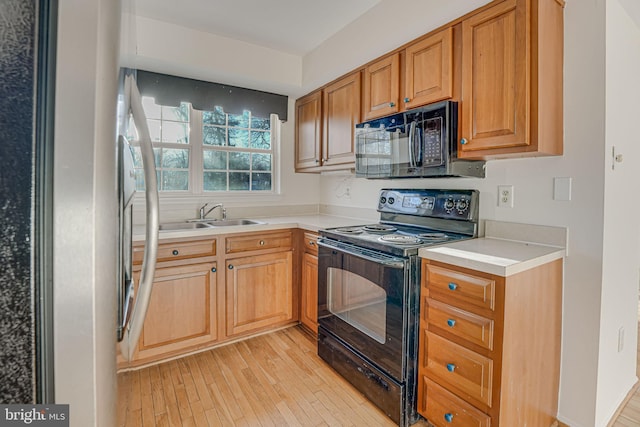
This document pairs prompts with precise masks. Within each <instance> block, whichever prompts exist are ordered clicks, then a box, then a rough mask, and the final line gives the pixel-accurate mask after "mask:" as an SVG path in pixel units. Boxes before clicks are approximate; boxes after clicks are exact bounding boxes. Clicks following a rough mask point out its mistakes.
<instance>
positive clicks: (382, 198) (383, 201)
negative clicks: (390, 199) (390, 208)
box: [380, 196, 387, 205]
mask: <svg viewBox="0 0 640 427" xmlns="http://www.w3.org/2000/svg"><path fill="white" fill-rule="evenodd" d="M385 203H387V198H386V197H384V196H382V197H380V204H381V205H384V204H385Z"/></svg>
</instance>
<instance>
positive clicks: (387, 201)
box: [378, 189, 479, 221]
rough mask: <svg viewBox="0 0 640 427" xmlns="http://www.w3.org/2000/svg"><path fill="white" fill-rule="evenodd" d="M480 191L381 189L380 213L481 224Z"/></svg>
mask: <svg viewBox="0 0 640 427" xmlns="http://www.w3.org/2000/svg"><path fill="white" fill-rule="evenodd" d="M478 198H479V193H478V191H477V190H427V189H418V190H415V189H414V190H411V189H393V190H392V189H383V190H380V198H379V200H378V212H386V213H392V214H393V213H396V214H405V215H415V216H422V217H433V218H442V219H462V220H467V221H477V218H478V216H477V215H478Z"/></svg>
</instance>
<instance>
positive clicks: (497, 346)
mask: <svg viewBox="0 0 640 427" xmlns="http://www.w3.org/2000/svg"><path fill="white" fill-rule="evenodd" d="M420 292H421V293H420V329H419V331H420V332H419V355H418V412H419V413H420V414H421V415H422V416H424V417H425V418H426V419H427V420H428V421H429V422H430V423H431V424H433V425H434V426H436V427H450V426H460V427H462V426H464V427H470V426H477V427H489V426H491V427H496V426H503V427H506V426H508V427H510V426H525V425H527V426H541V427H542V426H545V427H548V426H551V425H552V424H553V423H554V422H555V417H556V415H557V410H558V384H559V377H560V336H561V319H562V260H556V261H552V262H549V263H547V264H543V265H541V266H538V267H535V268H531V269H529V270H525V271H523V272H520V273H517V274H514V275H512V276H508V277H501V276H495V275H491V274H487V273H483V272H479V271H474V270H469V269H466V268H462V267H458V266H454V265H448V264H443V263H439V262H435V261H428V260H423V264H422V286H421V291H420Z"/></svg>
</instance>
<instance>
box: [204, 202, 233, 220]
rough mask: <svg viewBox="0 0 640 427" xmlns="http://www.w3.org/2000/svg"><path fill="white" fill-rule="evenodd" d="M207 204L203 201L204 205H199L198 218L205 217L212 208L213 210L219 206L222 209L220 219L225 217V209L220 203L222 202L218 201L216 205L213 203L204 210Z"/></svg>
mask: <svg viewBox="0 0 640 427" xmlns="http://www.w3.org/2000/svg"><path fill="white" fill-rule="evenodd" d="M207 206H209V203H205V204H204V205H202V206H201V207H200V219H205V218H206V217H207V215H209V214H210V213H211V211H212V210H214V209H215V208H221V209H222V219H223V220H225V219H227V209H226V208H225V207H224V206H223V205H222V203H218V204H216V205H213V206H212V207H211V208H210V209H209V210H208V211H206V212H205V208H206V207H207Z"/></svg>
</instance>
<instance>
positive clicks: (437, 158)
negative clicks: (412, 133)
mask: <svg viewBox="0 0 640 427" xmlns="http://www.w3.org/2000/svg"><path fill="white" fill-rule="evenodd" d="M443 125H444V124H443V122H442V117H433V118H429V119H426V120H425V121H424V122H423V123H422V126H421V130H422V141H423V143H422V147H423V150H424V152H423V155H422V159H423V160H422V161H423V165H424V166H439V165H442V164H444V160H445V158H444V157H445V156H444V145H443V128H442V127H443Z"/></svg>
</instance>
